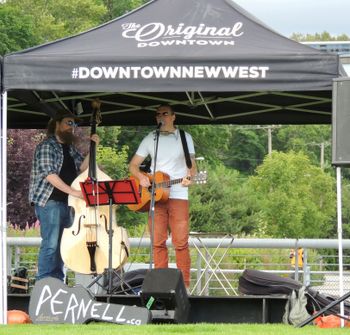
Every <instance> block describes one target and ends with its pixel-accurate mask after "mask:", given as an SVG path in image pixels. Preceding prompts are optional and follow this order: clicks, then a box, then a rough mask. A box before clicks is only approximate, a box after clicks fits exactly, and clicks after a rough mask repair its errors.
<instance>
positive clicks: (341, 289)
mask: <svg viewBox="0 0 350 335" xmlns="http://www.w3.org/2000/svg"><path fill="white" fill-rule="evenodd" d="M337 219H338V229H337V231H338V266H339V296H340V297H342V296H343V295H344V283H343V224H342V190H341V167H340V166H337ZM340 314H341V315H344V302H343V301H342V302H341V303H340ZM340 322H341V327H344V319H340Z"/></svg>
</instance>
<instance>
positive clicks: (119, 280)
mask: <svg viewBox="0 0 350 335" xmlns="http://www.w3.org/2000/svg"><path fill="white" fill-rule="evenodd" d="M147 271H148V269H138V270H133V271H128V272H124V273H121V272H117V273H113V276H112V292H113V293H114V294H129V295H130V294H131V295H138V294H139V293H140V290H141V287H142V283H143V280H144V279H145V275H146V273H147ZM108 285H109V282H108V276H104V281H103V289H105V290H106V291H107V289H108Z"/></svg>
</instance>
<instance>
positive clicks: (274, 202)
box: [249, 151, 336, 238]
mask: <svg viewBox="0 0 350 335" xmlns="http://www.w3.org/2000/svg"><path fill="white" fill-rule="evenodd" d="M249 184H250V187H252V188H253V189H254V190H255V192H256V193H257V194H258V195H259V199H258V202H259V207H260V219H261V221H260V222H261V223H260V227H259V229H260V231H261V232H263V233H264V234H265V235H266V236H271V237H278V238H281V237H289V238H316V237H318V238H321V237H329V233H330V232H331V230H332V226H333V219H334V215H335V210H336V196H335V191H334V180H333V178H332V177H331V176H329V175H328V174H326V173H324V172H323V171H322V170H321V169H320V168H319V167H316V166H313V165H312V164H311V163H310V160H309V159H308V157H307V156H306V155H305V154H303V153H301V152H300V153H294V152H289V153H282V152H276V151H274V152H273V153H272V155H271V156H268V157H266V158H265V160H264V163H263V164H262V165H261V166H259V167H258V169H257V175H256V176H253V177H250V180H249Z"/></svg>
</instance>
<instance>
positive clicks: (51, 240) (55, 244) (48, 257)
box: [35, 200, 72, 281]
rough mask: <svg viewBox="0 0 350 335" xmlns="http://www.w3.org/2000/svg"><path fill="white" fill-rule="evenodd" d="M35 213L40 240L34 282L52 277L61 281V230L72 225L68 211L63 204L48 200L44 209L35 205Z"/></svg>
mask: <svg viewBox="0 0 350 335" xmlns="http://www.w3.org/2000/svg"><path fill="white" fill-rule="evenodd" d="M35 213H36V215H37V217H38V219H39V221H40V235H41V238H42V241H41V246H40V251H39V259H38V273H37V276H36V280H40V279H42V278H45V277H54V278H58V279H60V280H62V281H63V280H64V277H65V274H64V271H63V260H62V257H61V252H60V245H61V238H62V233H63V229H64V228H68V227H70V226H71V225H72V218H71V212H70V209H69V207H68V205H67V204H65V203H63V202H60V201H55V200H49V201H48V202H47V203H46V205H45V206H44V207H42V206H38V205H35Z"/></svg>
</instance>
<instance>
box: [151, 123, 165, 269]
mask: <svg viewBox="0 0 350 335" xmlns="http://www.w3.org/2000/svg"><path fill="white" fill-rule="evenodd" d="M162 124H163V122H162V121H160V122H159V123H158V126H157V129H156V133H155V137H154V140H155V141H156V143H155V150H154V161H153V169H152V185H151V201H150V206H149V212H148V218H151V251H150V261H149V269H150V270H152V268H153V245H154V211H155V191H156V190H155V185H156V182H155V179H156V178H155V174H156V166H157V156H158V144H159V135H160V127H161V126H162Z"/></svg>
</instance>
